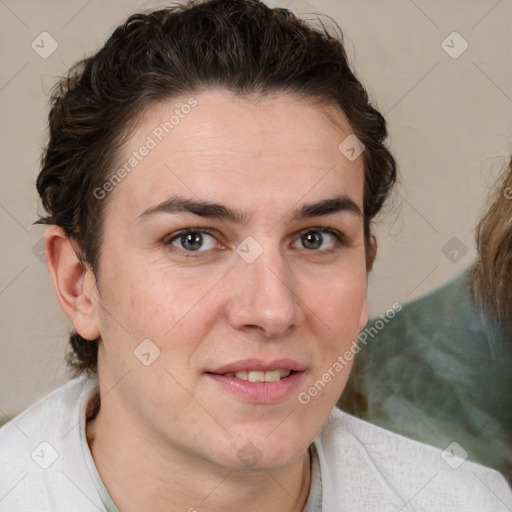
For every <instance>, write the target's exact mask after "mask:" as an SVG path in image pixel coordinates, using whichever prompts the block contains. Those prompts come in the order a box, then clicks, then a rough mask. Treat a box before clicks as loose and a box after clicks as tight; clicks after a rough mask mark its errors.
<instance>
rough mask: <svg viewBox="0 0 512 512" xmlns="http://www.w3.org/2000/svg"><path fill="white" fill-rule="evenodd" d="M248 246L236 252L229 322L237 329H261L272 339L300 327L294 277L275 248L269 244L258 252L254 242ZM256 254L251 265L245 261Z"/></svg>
mask: <svg viewBox="0 0 512 512" xmlns="http://www.w3.org/2000/svg"><path fill="white" fill-rule="evenodd" d="M267 240H268V239H267ZM250 243H251V242H249V245H248V246H247V247H243V243H242V244H240V245H241V246H242V247H239V248H238V251H237V252H238V253H239V255H240V259H239V260H238V261H237V262H236V267H237V268H236V269H234V270H235V272H234V281H235V284H234V285H233V289H232V297H231V310H230V322H231V323H232V325H233V327H236V328H241V327H244V326H255V327H260V328H261V329H263V330H264V331H265V333H266V335H267V336H275V335H277V334H279V333H284V332H286V331H287V330H288V329H289V328H290V327H292V326H294V325H295V326H296V325H297V324H298V323H300V319H301V311H300V305H299V303H298V299H297V296H296V295H295V292H294V290H293V287H294V282H293V274H292V272H291V269H290V268H289V266H288V265H287V262H286V260H285V258H284V257H283V255H282V254H281V251H280V248H279V247H278V246H277V244H275V243H272V242H271V241H268V243H266V244H264V245H260V246H259V247H260V249H258V248H257V247H256V245H255V244H254V242H252V246H251V245H250ZM258 245H259V244H258ZM243 249H245V250H246V252H245V253H244V252H243ZM241 250H242V252H241ZM255 250H258V252H259V254H258V255H257V256H256V257H254V255H255V253H254V252H253V255H252V256H253V257H254V259H252V261H251V258H247V259H245V258H244V254H245V255H246V254H248V253H250V252H251V251H255Z"/></svg>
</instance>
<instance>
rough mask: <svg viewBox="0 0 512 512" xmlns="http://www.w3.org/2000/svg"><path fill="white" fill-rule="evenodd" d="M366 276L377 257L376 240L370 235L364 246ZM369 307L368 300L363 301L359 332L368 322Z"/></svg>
mask: <svg viewBox="0 0 512 512" xmlns="http://www.w3.org/2000/svg"><path fill="white" fill-rule="evenodd" d="M365 250H366V274H367V275H368V273H369V272H370V270H371V269H372V267H373V262H374V261H375V257H376V256H377V239H376V238H375V237H374V236H373V235H371V236H370V238H369V240H368V243H367V244H366V249H365ZM369 314H370V313H369V307H368V300H365V301H364V304H363V307H362V309H361V316H360V318H359V330H361V329H362V328H363V327H364V326H365V325H366V322H368V316H369Z"/></svg>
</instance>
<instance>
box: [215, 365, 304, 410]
mask: <svg viewBox="0 0 512 512" xmlns="http://www.w3.org/2000/svg"><path fill="white" fill-rule="evenodd" d="M206 375H207V376H208V377H210V378H212V379H213V380H214V381H215V382H217V383H218V384H219V385H221V386H224V387H225V388H226V389H227V390H229V391H231V392H232V393H234V394H235V395H237V396H239V397H241V398H242V399H244V400H246V401H247V402H251V403H257V404H273V403H277V402H281V401H283V400H285V399H287V398H289V397H290V396H291V395H292V394H293V393H294V392H297V390H298V388H299V386H300V383H301V381H302V377H303V375H304V372H293V373H292V374H290V375H289V376H288V377H285V378H284V379H280V380H277V381H275V382H249V381H248V380H242V379H237V378H236V377H226V376H224V375H217V374H215V373H207V374H206Z"/></svg>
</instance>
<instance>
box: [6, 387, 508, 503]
mask: <svg viewBox="0 0 512 512" xmlns="http://www.w3.org/2000/svg"><path fill="white" fill-rule="evenodd" d="M96 385H97V382H95V381H93V380H89V379H84V378H80V379H75V380H72V381H70V382H68V383H66V384H65V385H63V386H61V387H60V388H58V389H56V390H55V391H54V392H53V393H51V394H50V395H48V396H46V397H45V398H43V399H41V400H40V401H38V402H36V403H35V404H34V405H32V406H31V407H29V408H28V409H27V410H26V411H24V412H23V413H22V414H20V415H18V416H17V417H15V418H14V420H12V421H10V422H9V423H8V424H6V425H5V426H4V427H2V428H1V429H0V510H1V511H2V512H20V511H23V512H24V511H27V512H32V511H36V510H37V511H38V512H60V511H66V512H67V511H69V510H73V512H93V511H94V512H97V511H98V510H99V511H102V512H112V511H118V509H117V507H116V505H115V504H114V503H113V501H112V499H111V498H110V496H109V494H108V492H107V490H106V488H105V486H104V484H103V482H102V481H101V478H100V476H99V474H98V471H97V469H96V466H95V464H94V460H93V458H92V456H91V453H90V450H89V446H88V444H87V440H86V436H85V426H86V409H87V404H88V403H89V401H90V400H91V398H92V397H93V396H94V394H95V387H96ZM310 449H311V455H312V457H311V463H312V481H311V488H310V493H309V498H308V502H307V505H306V508H305V509H304V510H305V511H306V512H318V511H323V512H399V511H400V512H412V511H422V512H439V511H440V510H442V511H443V512H455V511H461V512H510V511H511V510H512V491H511V490H510V488H509V487H508V485H507V483H506V481H505V479H504V478H503V477H502V476H501V475H500V474H499V473H497V472H496V471H494V470H491V469H488V468H484V467H483V466H480V465H478V464H474V463H472V462H469V461H467V460H464V457H461V456H460V455H461V454H463V452H462V451H460V450H459V449H458V448H457V446H456V445H453V446H451V447H450V448H449V449H448V450H445V451H444V452H442V451H441V450H439V449H437V448H434V447H431V446H427V445H425V444H422V443H418V442H416V441H412V440H410V439H407V438H405V437H401V436H399V435H397V434H394V433H391V432H388V431H386V430H384V429H381V428H379V427H376V426H374V425H371V424H369V423H366V422H364V421H361V420H359V419H357V418H354V417H352V416H349V415H347V414H345V413H343V412H341V411H340V410H338V409H333V410H332V412H331V415H330V417H329V419H328V421H327V423H326V424H325V426H324V428H323V429H322V431H321V433H320V434H319V435H318V436H317V438H316V439H315V441H314V443H313V445H312V446H311V448H310Z"/></svg>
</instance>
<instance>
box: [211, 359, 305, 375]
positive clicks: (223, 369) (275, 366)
mask: <svg viewBox="0 0 512 512" xmlns="http://www.w3.org/2000/svg"><path fill="white" fill-rule="evenodd" d="M272 370H291V371H294V372H302V371H304V370H305V367H304V366H303V365H301V364H300V363H298V362H297V361H295V360H293V359H274V360H272V361H263V360H261V359H254V358H252V359H240V360H239V361H234V362H233V363H229V364H226V365H224V366H219V367H218V368H214V369H212V370H208V371H207V373H216V374H218V375H223V374H224V373H236V372H243V371H256V372H271V371H272Z"/></svg>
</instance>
